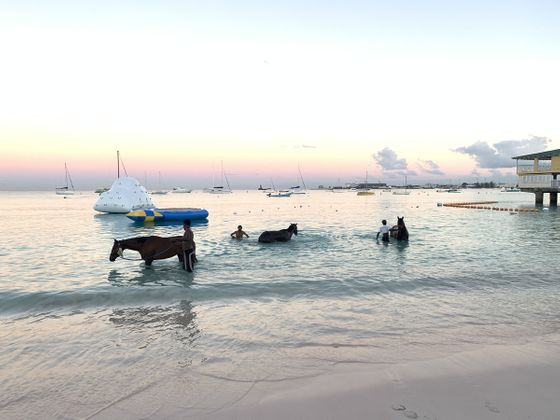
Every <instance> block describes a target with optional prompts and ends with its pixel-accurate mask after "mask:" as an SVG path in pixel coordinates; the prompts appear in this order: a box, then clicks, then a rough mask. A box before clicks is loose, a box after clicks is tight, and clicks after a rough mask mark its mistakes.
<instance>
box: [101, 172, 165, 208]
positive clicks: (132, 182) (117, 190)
mask: <svg viewBox="0 0 560 420" xmlns="http://www.w3.org/2000/svg"><path fill="white" fill-rule="evenodd" d="M153 207H155V206H154V203H152V198H151V197H150V194H149V193H148V191H146V188H144V186H143V185H141V184H140V183H139V182H138V181H137V180H136V179H135V178H132V177H129V176H127V177H122V178H117V179H116V180H115V181H114V182H113V185H111V188H110V189H109V191H105V192H104V193H101V194H100V195H99V198H98V199H97V201H96V202H95V204H94V205H93V208H94V210H97V211H100V212H103V213H128V212H129V211H132V210H136V209H141V208H153Z"/></svg>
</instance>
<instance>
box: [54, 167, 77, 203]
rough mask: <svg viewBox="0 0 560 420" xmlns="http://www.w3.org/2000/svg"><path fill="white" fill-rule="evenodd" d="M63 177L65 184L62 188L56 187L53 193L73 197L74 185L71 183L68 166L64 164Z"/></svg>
mask: <svg viewBox="0 0 560 420" xmlns="http://www.w3.org/2000/svg"><path fill="white" fill-rule="evenodd" d="M64 176H65V179H66V183H65V185H64V187H56V189H55V191H56V194H57V195H74V194H75V192H76V191H75V189H74V183H73V182H72V178H71V177H70V171H68V166H67V165H66V162H64Z"/></svg>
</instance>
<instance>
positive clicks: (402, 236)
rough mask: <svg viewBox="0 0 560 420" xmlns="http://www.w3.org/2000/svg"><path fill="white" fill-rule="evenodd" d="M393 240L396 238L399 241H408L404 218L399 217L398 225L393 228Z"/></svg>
mask: <svg viewBox="0 0 560 420" xmlns="http://www.w3.org/2000/svg"><path fill="white" fill-rule="evenodd" d="M391 238H396V239H397V241H408V229H407V228H406V225H405V224H404V216H403V217H399V216H397V224H396V225H395V226H393V227H392V228H391Z"/></svg>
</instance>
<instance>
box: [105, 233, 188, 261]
mask: <svg viewBox="0 0 560 420" xmlns="http://www.w3.org/2000/svg"><path fill="white" fill-rule="evenodd" d="M182 239H183V237H182V236H172V237H168V238H162V237H160V236H141V237H138V238H130V239H122V240H120V241H119V240H117V239H115V242H114V243H113V248H112V249H111V254H110V255H109V260H110V261H115V260H116V259H117V257H122V256H123V251H124V250H125V249H132V250H134V251H138V252H139V253H140V257H141V258H142V259H143V260H144V261H145V263H146V265H147V266H150V265H152V262H153V261H154V260H163V259H165V258H171V257H174V256H177V258H179V261H181V262H183V249H182V242H181V240H182ZM193 257H194V258H193V260H194V262H196V257H195V256H193Z"/></svg>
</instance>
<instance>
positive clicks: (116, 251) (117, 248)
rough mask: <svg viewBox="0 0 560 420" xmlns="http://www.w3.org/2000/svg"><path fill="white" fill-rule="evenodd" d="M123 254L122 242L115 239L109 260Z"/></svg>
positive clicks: (113, 259)
mask: <svg viewBox="0 0 560 420" xmlns="http://www.w3.org/2000/svg"><path fill="white" fill-rule="evenodd" d="M122 256H123V250H122V248H121V242H120V241H117V240H116V239H114V242H113V248H111V254H110V255H109V261H111V262H113V261H115V260H116V259H117V257H122Z"/></svg>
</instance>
